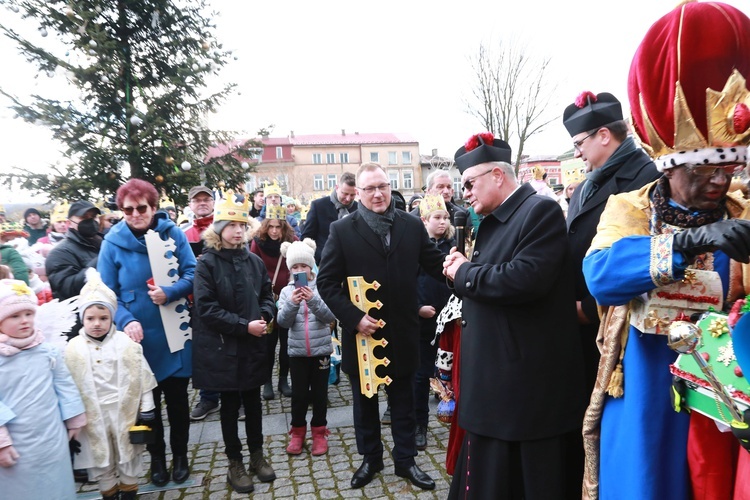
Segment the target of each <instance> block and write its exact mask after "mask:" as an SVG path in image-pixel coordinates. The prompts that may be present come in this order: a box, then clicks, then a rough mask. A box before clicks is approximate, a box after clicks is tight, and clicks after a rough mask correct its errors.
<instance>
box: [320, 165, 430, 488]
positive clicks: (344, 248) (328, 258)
mask: <svg viewBox="0 0 750 500" xmlns="http://www.w3.org/2000/svg"><path fill="white" fill-rule="evenodd" d="M357 186H358V187H357V193H358V194H359V197H360V204H359V208H358V209H357V211H355V212H354V213H353V214H352V215H350V216H349V217H345V218H343V219H341V220H339V221H336V222H334V223H333V224H331V228H330V229H331V233H330V235H329V237H328V241H327V243H326V245H325V249H324V250H323V256H322V258H321V267H320V273H319V275H318V290H319V291H320V295H321V297H322V298H323V300H324V301H325V303H326V304H327V305H328V307H329V308H330V309H331V311H333V313H334V314H335V315H336V317H337V318H338V320H339V321H340V322H341V326H342V331H343V334H342V339H341V344H342V370H343V371H344V372H345V373H347V374H348V375H349V378H350V381H351V384H352V399H353V406H354V410H353V411H354V429H355V434H356V437H357V450H358V451H359V453H360V454H362V455H364V460H363V462H362V465H361V466H360V467H359V469H357V472H356V473H355V474H354V476H353V478H352V481H351V486H352V488H361V487H363V486H365V485H366V484H368V483H369V482H370V481H371V480H372V478H373V476H374V475H375V474H376V473H377V472H379V471H381V470H383V443H382V442H381V439H380V418H379V412H378V397H377V395H375V396H373V397H372V398H367V397H366V396H364V395H363V394H361V391H360V380H359V367H358V362H357V360H358V356H357V347H356V341H355V338H356V337H355V335H356V333H357V332H359V333H362V334H363V335H373V336H374V337H375V338H376V339H379V338H384V339H386V340H387V341H388V345H387V346H385V347H384V348H378V349H377V350H376V354H377V356H378V357H381V356H385V357H387V358H388V359H389V360H390V364H389V365H388V366H387V367H378V373H379V374H380V375H381V376H385V375H388V376H390V377H391V378H392V379H393V381H392V382H391V384H390V385H387V386H385V390H386V392H387V394H388V401H389V403H390V406H391V413H392V419H393V422H392V425H391V429H392V432H393V443H394V446H393V461H394V464H395V469H396V475H398V476H400V477H404V478H407V479H409V480H410V481H411V482H412V484H414V485H416V486H418V487H420V488H422V489H433V488H434V487H435V482H434V481H433V480H432V479H431V478H430V477H429V476H428V475H427V474H425V473H424V472H423V471H422V470H421V469H420V468H419V467H418V466H417V465H416V463H415V462H414V457H415V456H416V454H417V448H416V443H415V427H416V420H415V414H414V374H415V373H416V371H417V369H418V368H419V316H418V313H417V309H418V308H417V271H418V269H419V266H420V265H421V266H422V268H423V269H424V270H425V271H426V272H428V273H429V274H430V275H432V276H434V277H436V278H440V277H441V273H442V263H443V254H442V253H441V252H440V250H438V248H437V246H436V245H435V243H433V242H432V241H430V238H429V236H428V235H427V231H426V230H425V227H424V224H423V223H422V222H421V221H420V220H419V219H417V218H416V217H414V216H413V215H410V214H408V213H406V212H403V211H401V210H396V209H395V207H394V200H393V198H392V196H391V186H390V184H389V182H388V175H387V174H386V172H385V170H384V169H383V167H381V166H380V165H378V164H376V163H366V164H364V165H362V166H361V167H360V168H359V171H358V172H357ZM349 276H362V277H363V279H364V280H365V281H367V282H373V281H377V282H378V283H380V288H379V289H378V290H377V291H370V292H369V294H368V297H369V299H370V300H373V301H375V300H380V301H381V302H382V303H383V307H382V308H381V309H379V310H371V311H368V312H367V313H365V312H364V311H361V310H360V309H358V308H357V307H356V306H355V305H354V304H353V303H352V302H351V300H350V298H349V289H348V284H347V277H349ZM379 319H382V320H383V321H385V325H384V326H383V328H382V329H379V328H378V320H379Z"/></svg>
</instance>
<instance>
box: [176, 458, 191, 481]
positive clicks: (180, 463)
mask: <svg viewBox="0 0 750 500" xmlns="http://www.w3.org/2000/svg"><path fill="white" fill-rule="evenodd" d="M189 476H190V467H189V463H188V457H187V455H175V456H174V457H172V480H173V481H174V482H175V483H177V484H182V483H184V482H185V481H187V478H188V477H189Z"/></svg>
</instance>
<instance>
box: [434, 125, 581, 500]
mask: <svg viewBox="0 0 750 500" xmlns="http://www.w3.org/2000/svg"><path fill="white" fill-rule="evenodd" d="M466 144H467V145H466V146H464V147H462V148H460V149H459V150H458V151H457V152H456V158H455V160H456V165H457V166H458V168H459V170H460V171H461V172H462V174H463V181H464V192H465V193H466V194H468V198H467V199H468V200H469V202H471V205H472V207H474V210H476V212H477V213H478V214H483V215H485V218H484V219H483V220H482V222H481V223H480V230H479V231H478V232H477V238H476V242H475V245H474V250H473V252H471V256H472V261H471V262H469V261H468V260H467V259H466V257H464V256H463V255H461V254H460V253H458V252H453V253H451V254H450V255H449V256H448V258H447V259H446V262H445V274H446V276H448V277H449V278H450V279H452V280H453V282H454V287H455V293H456V295H457V296H459V297H460V298H462V300H463V310H462V318H463V322H462V327H463V331H462V334H461V354H460V358H461V359H460V363H461V367H462V369H461V379H460V382H459V383H460V388H459V393H460V397H459V398H458V402H457V404H458V415H459V421H458V424H459V425H460V426H461V427H462V428H463V429H465V430H466V437H465V439H464V442H463V446H462V448H461V452H460V454H459V457H458V462H457V464H456V470H455V473H454V476H453V482H452V483H451V489H450V496H449V498H459V497H460V498H477V499H479V498H481V499H484V498H526V499H528V500H533V499H540V498H545V499H553V498H571V497H575V496H576V495H577V496H578V498H580V491H581V480H582V472H583V457H582V450H581V445H580V443H581V439H580V432H581V425H582V420H583V411H584V408H585V405H586V401H587V399H586V395H585V393H584V376H583V366H582V353H581V343H580V336H579V332H578V324H577V321H576V312H575V301H574V299H573V287H574V286H573V279H572V267H571V261H570V251H569V248H568V244H567V239H566V237H565V220H564V217H563V213H562V210H560V207H559V205H557V203H556V202H555V201H554V200H552V199H551V198H547V197H544V196H539V195H537V194H536V192H535V191H534V188H533V187H531V186H530V185H529V184H524V185H522V186H520V187H519V186H518V184H517V182H516V179H515V173H514V170H513V167H512V166H511V165H510V158H511V151H510V147H509V146H508V144H507V143H505V142H504V141H501V140H498V139H494V137H492V134H491V133H486V134H481V135H478V136H474V137H472V138H471V139H470V140H469V141H468V142H467V143H466ZM576 438H577V439H576ZM576 442H577V447H576V446H575V444H576Z"/></svg>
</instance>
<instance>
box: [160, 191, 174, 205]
mask: <svg viewBox="0 0 750 500" xmlns="http://www.w3.org/2000/svg"><path fill="white" fill-rule="evenodd" d="M174 206H175V204H174V202H173V201H172V200H170V199H169V198H168V197H167V195H166V194H165V195H164V196H162V197H161V198H160V199H159V208H166V207H174Z"/></svg>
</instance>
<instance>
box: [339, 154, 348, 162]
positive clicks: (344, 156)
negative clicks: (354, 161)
mask: <svg viewBox="0 0 750 500" xmlns="http://www.w3.org/2000/svg"><path fill="white" fill-rule="evenodd" d="M339 160H340V161H341V163H349V153H341V154H340V155H339Z"/></svg>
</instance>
